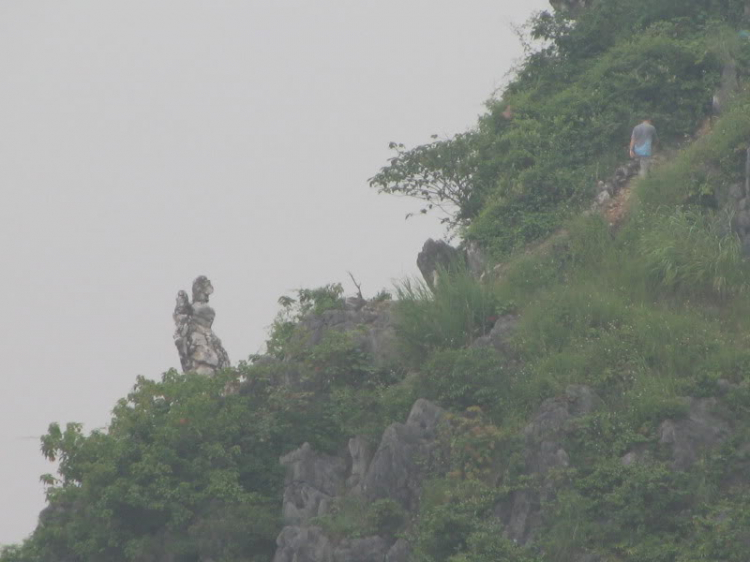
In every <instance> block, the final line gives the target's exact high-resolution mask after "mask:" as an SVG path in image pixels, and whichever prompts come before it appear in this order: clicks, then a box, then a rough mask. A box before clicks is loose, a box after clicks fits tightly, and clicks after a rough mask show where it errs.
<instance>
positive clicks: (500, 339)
mask: <svg viewBox="0 0 750 562" xmlns="http://www.w3.org/2000/svg"><path fill="white" fill-rule="evenodd" d="M520 319H521V318H520V316H518V315H515V314H503V315H502V316H500V317H499V318H498V319H497V320H496V321H495V325H494V326H493V327H492V330H490V333H489V334H487V335H486V336H482V337H480V338H477V339H476V340H474V342H473V343H472V344H471V346H472V347H493V348H495V350H497V351H499V352H501V353H503V352H507V351H509V342H510V338H511V336H512V335H513V334H514V333H515V331H516V328H517V327H518V322H519V321H520Z"/></svg>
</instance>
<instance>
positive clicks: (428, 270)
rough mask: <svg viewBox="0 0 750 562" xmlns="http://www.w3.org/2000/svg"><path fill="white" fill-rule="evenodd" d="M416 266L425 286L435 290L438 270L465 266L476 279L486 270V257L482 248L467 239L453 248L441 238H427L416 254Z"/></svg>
mask: <svg viewBox="0 0 750 562" xmlns="http://www.w3.org/2000/svg"><path fill="white" fill-rule="evenodd" d="M417 267H418V268H419V271H420V273H421V274H422V277H423V278H424V280H425V282H426V283H427V286H428V287H429V288H430V289H431V290H433V291H434V290H435V287H436V286H437V283H438V276H439V274H440V271H448V272H450V271H451V270H452V269H454V268H456V267H459V268H463V267H466V268H467V269H468V271H469V273H471V275H473V276H474V277H475V278H476V279H481V278H482V277H483V276H484V274H485V272H486V271H487V258H486V256H485V255H484V252H483V251H482V248H481V247H480V246H479V244H477V243H476V242H474V241H468V242H466V244H465V245H463V246H462V247H460V248H454V247H453V246H451V245H450V244H448V243H447V242H445V241H443V240H437V241H435V240H433V239H432V238H430V239H428V240H427V242H425V243H424V245H423V246H422V251H421V252H419V254H418V255H417Z"/></svg>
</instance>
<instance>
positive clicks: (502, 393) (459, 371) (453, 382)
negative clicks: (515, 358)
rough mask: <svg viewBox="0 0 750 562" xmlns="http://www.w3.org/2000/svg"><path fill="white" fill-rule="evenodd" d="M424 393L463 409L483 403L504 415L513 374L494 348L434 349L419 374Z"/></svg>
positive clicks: (451, 406) (446, 404) (488, 409)
mask: <svg viewBox="0 0 750 562" xmlns="http://www.w3.org/2000/svg"><path fill="white" fill-rule="evenodd" d="M420 380H421V382H422V388H423V389H424V392H425V397H426V398H430V399H433V400H436V401H437V402H438V403H440V404H441V405H442V406H444V407H446V408H451V409H453V410H457V411H463V410H465V409H466V408H469V407H470V406H480V407H482V408H483V409H485V410H487V411H488V412H492V413H493V414H494V415H495V416H501V415H502V411H503V403H504V402H505V397H506V396H508V395H510V394H512V392H513V389H512V388H511V385H512V383H513V376H512V374H511V372H510V370H509V368H508V367H507V366H506V365H505V361H504V360H503V358H502V356H501V355H500V354H498V353H497V352H496V351H495V350H494V349H492V348H478V349H457V350H442V351H437V352H435V353H433V354H432V355H431V356H430V358H429V360H428V361H427V363H425V365H424V367H423V368H422V373H421V375H420Z"/></svg>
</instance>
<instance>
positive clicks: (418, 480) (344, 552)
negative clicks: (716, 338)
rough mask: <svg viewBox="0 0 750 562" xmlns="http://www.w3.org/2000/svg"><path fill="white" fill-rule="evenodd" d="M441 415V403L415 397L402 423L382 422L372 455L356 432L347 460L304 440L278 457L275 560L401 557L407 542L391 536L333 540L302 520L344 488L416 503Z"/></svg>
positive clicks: (321, 511) (394, 560) (397, 560)
mask: <svg viewBox="0 0 750 562" xmlns="http://www.w3.org/2000/svg"><path fill="white" fill-rule="evenodd" d="M443 416H444V411H443V409H442V408H440V407H438V406H436V405H434V404H432V403H431V402H429V401H427V400H423V399H420V400H417V401H416V402H415V403H414V406H413V407H412V409H411V412H410V413H409V417H408V418H407V420H406V423H396V424H393V425H391V426H390V427H389V428H388V429H386V431H385V432H384V434H383V438H382V439H381V441H380V446H379V447H378V448H377V450H376V451H375V453H374V454H372V452H371V449H370V446H369V444H368V443H367V441H366V440H365V439H363V438H361V437H354V438H352V439H351V440H350V441H349V447H348V453H349V458H348V459H344V458H340V457H334V456H330V455H325V454H322V453H317V452H315V451H314V450H313V449H312V447H310V445H309V444H307V443H305V444H304V445H302V446H301V447H300V448H299V449H296V450H294V451H292V452H291V453H289V454H287V455H285V456H284V457H282V458H281V463H282V465H284V467H285V468H286V480H285V484H286V487H285V490H284V503H283V505H282V513H283V518H284V522H285V523H286V525H287V526H286V527H285V528H284V529H283V530H282V532H281V534H280V535H279V537H278V538H277V541H276V544H277V551H276V555H275V557H274V562H345V561H346V562H384V561H386V560H387V561H390V562H406V561H407V560H408V556H409V552H410V549H409V544H408V543H407V542H406V541H403V540H401V541H396V543H395V544H393V539H389V540H387V539H386V538H383V537H378V536H371V537H364V538H361V539H356V540H354V539H352V540H344V541H341V542H340V543H338V544H334V543H333V542H331V541H330V540H329V539H328V538H327V537H326V536H325V534H324V533H323V531H322V530H321V529H320V528H318V527H315V526H308V525H310V523H311V522H312V518H314V517H318V516H321V515H325V514H326V513H328V510H329V509H330V507H331V505H332V502H333V501H334V500H335V499H336V498H342V497H345V496H347V495H349V496H351V495H357V496H361V497H362V498H364V500H365V501H372V500H376V499H385V498H388V499H392V500H395V501H398V502H400V503H401V505H402V506H404V507H406V508H407V509H410V510H415V509H416V507H417V503H418V500H419V495H420V492H421V484H422V479H423V477H424V474H425V471H427V470H429V469H430V468H431V467H432V465H431V462H430V461H431V458H432V456H433V455H434V453H435V452H436V449H437V447H438V443H437V429H438V426H439V424H440V421H441V420H442V418H443ZM370 459H372V460H370Z"/></svg>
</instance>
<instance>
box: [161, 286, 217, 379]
mask: <svg viewBox="0 0 750 562" xmlns="http://www.w3.org/2000/svg"><path fill="white" fill-rule="evenodd" d="M213 292H214V288H213V285H211V281H209V280H208V278H207V277H205V276H203V275H201V276H200V277H197V278H196V279H195V281H193V301H192V302H190V301H189V300H188V296H187V293H186V292H185V291H180V292H179V293H177V303H176V305H175V308H174V314H173V315H172V318H173V319H174V323H175V326H176V329H175V333H174V343H175V346H177V352H178V353H179V354H180V363H181V364H182V370H183V371H184V372H186V373H187V372H196V373H198V374H201V375H212V374H214V373H215V372H216V371H219V370H221V369H224V368H226V367H229V366H230V363H229V356H228V355H227V352H226V350H225V349H224V347H223V346H222V345H221V340H220V339H219V338H218V337H217V336H216V334H214V332H213V330H212V329H211V326H212V324H213V323H214V317H215V316H216V312H214V309H213V308H211V306H210V305H209V304H208V299H209V297H210V296H211V294H212V293H213Z"/></svg>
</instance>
